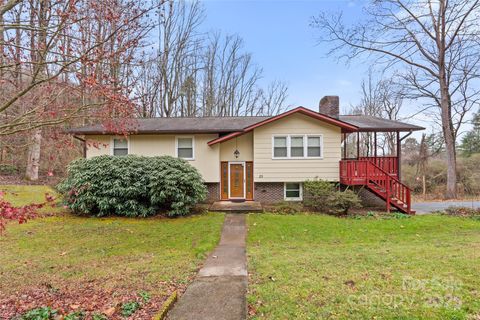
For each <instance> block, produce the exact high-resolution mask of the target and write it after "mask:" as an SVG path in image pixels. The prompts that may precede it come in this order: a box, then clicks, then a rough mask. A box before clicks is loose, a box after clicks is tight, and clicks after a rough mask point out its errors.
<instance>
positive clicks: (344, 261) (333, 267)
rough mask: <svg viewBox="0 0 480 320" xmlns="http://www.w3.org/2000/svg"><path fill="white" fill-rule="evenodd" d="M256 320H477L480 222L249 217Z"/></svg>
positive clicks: (251, 288)
mask: <svg viewBox="0 0 480 320" xmlns="http://www.w3.org/2000/svg"><path fill="white" fill-rule="evenodd" d="M248 221H249V235H248V246H247V251H248V262H249V273H250V274H251V275H250V282H249V296H248V302H249V304H250V306H251V309H252V310H253V312H252V313H254V314H255V315H253V316H252V318H254V319H469V318H468V317H469V316H470V317H471V319H477V318H478V317H480V290H479V288H480V222H479V221H474V220H470V219H461V218H454V217H445V216H416V217H412V218H409V219H390V220H374V219H363V220H355V219H341V218H334V217H329V216H323V215H318V216H314V215H295V216H278V215H269V214H262V215H250V216H249V218H248Z"/></svg>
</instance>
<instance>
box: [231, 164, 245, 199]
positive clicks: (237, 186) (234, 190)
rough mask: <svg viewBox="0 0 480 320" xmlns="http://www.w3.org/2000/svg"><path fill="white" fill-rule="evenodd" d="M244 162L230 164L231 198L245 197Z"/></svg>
mask: <svg viewBox="0 0 480 320" xmlns="http://www.w3.org/2000/svg"><path fill="white" fill-rule="evenodd" d="M244 176H245V175H244V164H243V163H231V164H230V198H244V197H245V192H244V180H243V179H244Z"/></svg>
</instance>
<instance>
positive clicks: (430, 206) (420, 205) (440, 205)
mask: <svg viewBox="0 0 480 320" xmlns="http://www.w3.org/2000/svg"><path fill="white" fill-rule="evenodd" d="M448 207H468V208H480V201H475V200H473V201H431V202H415V203H413V204H412V209H413V210H415V211H416V213H417V214H428V213H431V212H434V211H442V210H445V209H447V208H448Z"/></svg>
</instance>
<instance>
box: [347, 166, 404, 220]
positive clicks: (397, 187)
mask: <svg viewBox="0 0 480 320" xmlns="http://www.w3.org/2000/svg"><path fill="white" fill-rule="evenodd" d="M340 182H341V183H343V184H346V185H365V186H368V187H369V188H370V189H371V190H373V191H374V192H375V193H377V194H378V195H380V196H381V197H382V198H383V199H384V200H385V201H386V203H387V210H388V211H390V206H391V203H392V201H394V202H395V203H394V204H396V205H399V206H400V205H401V206H403V204H405V206H406V208H405V209H406V212H410V209H411V207H410V205H411V199H410V189H409V188H408V187H407V186H406V185H404V184H403V183H401V182H400V180H398V179H397V178H396V177H395V176H394V175H392V174H391V173H389V172H387V171H386V170H384V169H383V168H381V167H380V166H378V165H377V164H375V162H372V161H370V160H366V159H363V160H341V161H340Z"/></svg>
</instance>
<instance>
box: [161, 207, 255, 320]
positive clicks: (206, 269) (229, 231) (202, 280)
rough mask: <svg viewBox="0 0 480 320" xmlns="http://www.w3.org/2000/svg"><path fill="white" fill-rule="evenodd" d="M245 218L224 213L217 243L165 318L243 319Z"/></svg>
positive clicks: (245, 279)
mask: <svg viewBox="0 0 480 320" xmlns="http://www.w3.org/2000/svg"><path fill="white" fill-rule="evenodd" d="M246 234H247V227H246V224H245V215H240V214H227V215H226V216H225V222H224V224H223V230H222V236H221V239H220V243H219V245H218V246H217V248H216V249H215V251H213V253H212V254H211V255H210V256H209V257H208V258H207V260H206V261H205V265H204V266H203V268H202V269H200V271H199V273H198V275H197V277H196V278H195V280H194V281H193V283H192V284H190V286H189V287H188V288H187V290H186V291H185V293H184V294H183V295H182V297H181V298H180V300H179V301H178V302H177V303H176V304H175V306H174V307H173V309H172V311H171V312H170V313H169V315H168V319H170V320H184V319H195V320H207V319H212V320H213V319H215V320H220V319H221V320H243V319H245V318H246V316H247V303H246V293H247V257H246V249H245V237H246Z"/></svg>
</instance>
